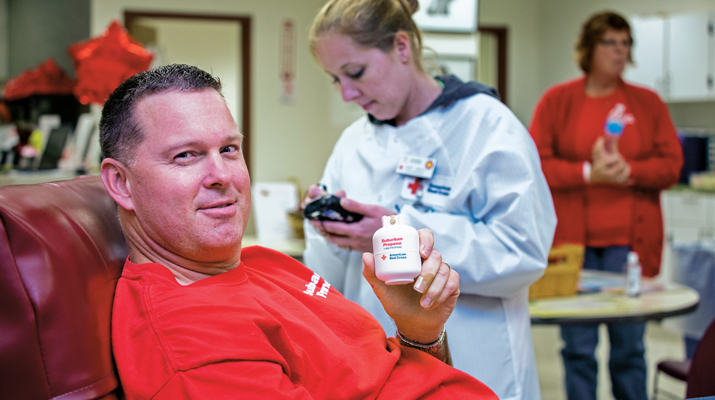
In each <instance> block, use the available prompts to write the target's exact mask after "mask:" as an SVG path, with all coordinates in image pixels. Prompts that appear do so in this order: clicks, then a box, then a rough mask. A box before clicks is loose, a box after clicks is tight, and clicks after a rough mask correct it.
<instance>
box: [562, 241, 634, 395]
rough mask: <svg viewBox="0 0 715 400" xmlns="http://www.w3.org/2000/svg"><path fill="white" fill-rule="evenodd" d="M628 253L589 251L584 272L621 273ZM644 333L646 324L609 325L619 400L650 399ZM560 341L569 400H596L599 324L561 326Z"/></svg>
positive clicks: (615, 249) (610, 367) (613, 379)
mask: <svg viewBox="0 0 715 400" xmlns="http://www.w3.org/2000/svg"><path fill="white" fill-rule="evenodd" d="M629 250H630V248H629V247H628V246H611V247H605V248H592V247H587V248H586V253H585V258H584V263H583V268H584V269H592V270H600V271H611V272H622V271H623V266H624V264H625V263H626V257H627V255H628V251H629ZM644 333H645V323H644V322H634V323H609V324H608V338H609V342H610V348H611V353H610V356H609V361H608V370H609V372H610V375H611V385H612V387H613V396H614V397H615V398H616V399H617V400H621V399H623V400H626V399H628V400H632V399H635V400H647V399H648V396H647V394H646V363H645V357H644V354H645V346H644V344H643V334H644ZM561 338H562V339H563V340H564V348H563V349H562V350H561V356H562V358H563V361H564V369H565V372H566V376H565V381H566V394H567V396H568V399H569V400H596V385H597V383H598V378H597V377H598V364H597V362H596V357H595V350H596V345H597V344H598V324H577V325H562V326H561Z"/></svg>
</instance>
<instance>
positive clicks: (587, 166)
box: [583, 161, 591, 183]
mask: <svg viewBox="0 0 715 400" xmlns="http://www.w3.org/2000/svg"><path fill="white" fill-rule="evenodd" d="M583 181H584V182H586V183H591V163H590V162H589V161H584V162H583Z"/></svg>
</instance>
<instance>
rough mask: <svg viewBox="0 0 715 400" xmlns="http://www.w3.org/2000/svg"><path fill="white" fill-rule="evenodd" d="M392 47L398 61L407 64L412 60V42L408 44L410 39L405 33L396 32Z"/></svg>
mask: <svg viewBox="0 0 715 400" xmlns="http://www.w3.org/2000/svg"><path fill="white" fill-rule="evenodd" d="M394 46H395V47H394V49H395V51H396V52H397V56H398V57H399V59H400V61H402V62H403V63H408V62H410V61H411V60H412V42H410V37H409V35H407V33H405V32H403V31H397V33H396V34H395V43H394Z"/></svg>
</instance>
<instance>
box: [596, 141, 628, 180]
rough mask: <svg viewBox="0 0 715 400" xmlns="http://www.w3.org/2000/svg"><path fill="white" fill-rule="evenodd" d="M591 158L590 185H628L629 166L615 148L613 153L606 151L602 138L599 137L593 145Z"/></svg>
mask: <svg viewBox="0 0 715 400" xmlns="http://www.w3.org/2000/svg"><path fill="white" fill-rule="evenodd" d="M591 157H592V161H591V177H590V180H589V182H590V183H610V184H613V185H628V184H630V176H631V166H630V164H628V162H626V160H625V159H624V158H623V156H622V155H621V154H620V153H618V151H617V148H616V151H614V152H608V151H606V149H605V147H604V139H603V137H599V138H598V139H597V140H596V143H594V144H593V149H592V151H591Z"/></svg>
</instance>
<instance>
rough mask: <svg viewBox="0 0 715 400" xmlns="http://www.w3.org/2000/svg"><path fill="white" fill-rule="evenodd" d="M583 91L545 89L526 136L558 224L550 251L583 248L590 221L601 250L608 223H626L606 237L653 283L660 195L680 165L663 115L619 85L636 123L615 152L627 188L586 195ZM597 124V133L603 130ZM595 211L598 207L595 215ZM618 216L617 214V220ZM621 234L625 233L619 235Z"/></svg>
mask: <svg viewBox="0 0 715 400" xmlns="http://www.w3.org/2000/svg"><path fill="white" fill-rule="evenodd" d="M585 89H586V79H585V77H584V78H580V79H576V80H573V81H569V82H565V83H561V84H558V85H556V86H554V87H552V88H550V89H549V90H548V91H547V92H546V93H545V94H544V96H543V97H542V98H541V100H540V101H539V103H538V105H537V107H536V111H535V112H534V118H533V121H532V123H531V128H530V132H531V135H532V137H533V138H534V142H536V146H537V148H538V149H539V154H540V156H541V165H542V168H543V170H544V176H545V177H546V180H547V182H548V183H549V187H550V188H551V194H552V196H553V200H554V207H555V208H556V216H557V218H558V225H557V226H556V233H555V235H554V244H558V243H562V242H573V243H583V244H588V242H589V238H590V237H593V234H594V232H592V231H590V230H589V225H588V222H589V221H591V227H593V226H594V225H596V227H597V228H598V229H600V233H599V236H598V238H599V239H598V241H597V242H596V243H597V244H598V245H599V246H607V245H608V243H607V241H608V237H609V233H608V231H607V229H608V226H607V222H608V221H615V222H614V224H619V223H620V222H622V221H623V220H627V221H629V222H628V224H629V225H630V226H627V227H623V226H622V225H619V226H617V227H616V229H620V231H619V232H618V233H617V234H612V236H613V238H614V239H615V240H613V242H612V243H610V244H611V245H615V244H630V246H631V248H632V249H633V250H634V251H636V252H637V253H638V255H639V256H640V259H641V263H642V264H643V274H644V275H646V276H654V275H656V274H658V272H659V270H660V256H661V251H662V245H663V218H662V215H661V210H660V191H661V190H662V189H665V188H667V187H669V186H671V185H673V184H675V183H677V181H678V178H679V175H680V168H681V167H682V165H683V153H682V150H681V147H680V142H679V141H678V137H677V135H676V133H675V128H674V127H673V123H672V122H671V120H670V116H669V114H668V109H667V107H666V106H665V104H664V103H663V102H662V101H661V100H660V98H659V97H658V95H656V94H655V93H654V92H652V91H650V90H648V89H645V88H641V87H637V86H633V85H629V84H627V83H625V82H623V81H621V82H620V83H619V88H618V91H619V92H620V93H622V95H621V96H622V97H621V98H622V99H623V101H624V102H625V104H627V106H628V112H629V113H631V114H632V115H633V118H634V120H635V123H634V124H632V125H629V126H627V127H626V131H625V132H624V133H623V136H622V137H621V139H620V141H619V145H618V146H619V152H620V153H621V154H622V155H623V156H624V157H625V158H626V161H627V162H628V163H629V164H630V166H631V179H632V181H633V183H632V184H631V185H629V186H627V187H614V186H611V187H605V185H600V189H599V188H596V189H597V190H593V189H594V188H595V187H596V186H597V185H587V184H586V183H585V181H584V178H583V163H584V161H590V158H591V153H590V149H591V147H592V146H593V141H595V137H586V136H588V134H585V133H584V132H583V131H582V126H581V127H580V126H579V121H580V120H581V118H580V116H582V111H583V109H584V106H585V103H586V102H587V97H586V94H585ZM602 124H603V122H600V123H599V125H598V126H597V129H602V127H603V125H602ZM584 135H585V136H584ZM592 136H593V135H592ZM587 142H589V143H587ZM589 146H591V147H589ZM609 191H610V192H613V193H616V194H618V196H617V198H616V197H614V199H615V200H617V201H620V202H621V203H622V204H624V207H625V208H624V209H623V210H620V211H616V212H615V214H616V215H614V212H613V208H611V207H608V206H607V204H608V203H607V202H606V201H604V200H610V198H609V195H608V193H607V192H609ZM594 194H595V195H594ZM604 196H605V197H604ZM599 204H603V205H604V207H598V205H599ZM619 212H621V213H623V214H621V217H622V219H620V220H619V218H618V213H619ZM613 217H615V218H613ZM614 226H615V225H614ZM623 229H627V230H628V232H627V233H625V235H622V233H623V232H622V231H623ZM623 236H625V237H627V243H622V240H620V239H618V237H623Z"/></svg>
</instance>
